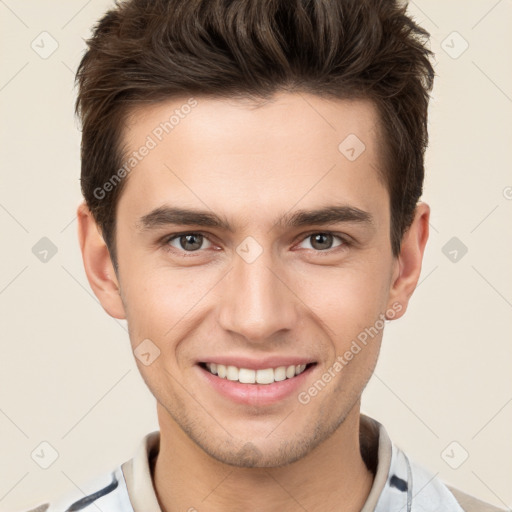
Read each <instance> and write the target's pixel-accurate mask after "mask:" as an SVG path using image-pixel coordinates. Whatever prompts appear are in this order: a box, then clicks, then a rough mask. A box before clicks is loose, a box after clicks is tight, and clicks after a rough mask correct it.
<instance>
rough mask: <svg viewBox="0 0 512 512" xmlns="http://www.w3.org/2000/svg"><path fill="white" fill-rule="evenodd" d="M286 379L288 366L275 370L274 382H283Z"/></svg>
mask: <svg viewBox="0 0 512 512" xmlns="http://www.w3.org/2000/svg"><path fill="white" fill-rule="evenodd" d="M285 379H286V366H279V368H276V369H275V370H274V380H276V381H278V382H279V381H281V380H285Z"/></svg>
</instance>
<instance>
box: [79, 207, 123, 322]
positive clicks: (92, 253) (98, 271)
mask: <svg viewBox="0 0 512 512" xmlns="http://www.w3.org/2000/svg"><path fill="white" fill-rule="evenodd" d="M77 218H78V240H79V244H80V250H81V251H82V259H83V262H84V268H85V273H86V274H87V279H88V281H89V284H90V285H91V288H92V290H93V292H94V294H95V295H96V297H98V299H99V301H100V303H101V305H102V306H103V309H104V310H105V311H106V312H107V313H108V314H109V315H110V316H113V317H114V318H119V319H124V318H126V315H125V311H124V306H123V302H122V300H121V295H120V288H119V282H118V279H117V276H116V274H115V271H114V266H113V265H112V261H111V259H110V253H109V251H108V248H107V245H106V244H105V241H104V240H103V236H102V234H101V230H100V228H99V227H98V225H97V224H96V221H95V220H94V217H93V215H92V213H91V211H90V210H89V208H88V207H87V205H86V203H85V202H82V203H81V204H80V205H79V207H78V210H77Z"/></svg>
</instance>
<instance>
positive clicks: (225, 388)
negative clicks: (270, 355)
mask: <svg viewBox="0 0 512 512" xmlns="http://www.w3.org/2000/svg"><path fill="white" fill-rule="evenodd" d="M225 359H226V360H224V361H222V363H220V362H219V361H217V362H214V361H211V360H210V361H204V362H198V363H197V364H196V368H197V369H198V371H199V373H198V377H199V378H200V379H201V380H202V381H203V382H204V383H205V384H206V389H209V390H211V391H213V393H214V394H215V396H217V397H221V399H223V400H226V399H227V400H228V401H229V403H236V404H239V405H246V406H252V407H254V406H257V407H264V408H266V407H278V406H279V404H283V401H284V400H294V397H297V396H298V394H299V392H300V390H301V389H303V388H305V387H307V386H308V382H309V381H310V380H312V379H313V378H314V375H313V372H314V369H315V367H316V366H317V362H308V361H305V360H304V359H298V360H294V361H290V360H289V359H288V360H286V359H281V358H280V359H281V360H277V361H276V360H274V361H271V360H261V361H259V362H258V361H255V360H245V359H238V358H236V359H235V358H228V357H226V358H225ZM229 359H231V360H229ZM237 359H238V360H237ZM237 362H238V364H239V365H240V366H235V364H233V363H237ZM292 362H293V363H294V364H292ZM248 367H249V368H248ZM207 393H208V391H207ZM265 410H267V411H268V409H265ZM277 410H280V409H279V408H278V409H277Z"/></svg>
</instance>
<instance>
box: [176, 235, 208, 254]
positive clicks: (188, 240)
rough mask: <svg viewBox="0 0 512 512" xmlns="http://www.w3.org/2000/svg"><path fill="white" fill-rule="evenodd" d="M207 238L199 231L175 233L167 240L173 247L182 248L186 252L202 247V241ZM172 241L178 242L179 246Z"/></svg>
mask: <svg viewBox="0 0 512 512" xmlns="http://www.w3.org/2000/svg"><path fill="white" fill-rule="evenodd" d="M205 241H207V239H206V238H205V237H204V236H203V235H201V233H185V234H182V235H176V236H175V237H173V238H171V239H170V240H169V241H168V244H169V245H171V246H172V247H174V248H175V249H182V250H184V251H186V252H194V251H197V250H199V249H201V248H202V245H203V243H204V242H205ZM173 242H178V243H179V247H177V246H176V245H173Z"/></svg>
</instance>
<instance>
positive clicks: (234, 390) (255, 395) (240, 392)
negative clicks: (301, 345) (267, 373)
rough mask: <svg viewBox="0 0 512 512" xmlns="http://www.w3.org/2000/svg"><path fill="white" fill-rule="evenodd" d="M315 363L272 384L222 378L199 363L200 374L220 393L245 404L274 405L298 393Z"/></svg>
mask: <svg viewBox="0 0 512 512" xmlns="http://www.w3.org/2000/svg"><path fill="white" fill-rule="evenodd" d="M314 367H315V365H312V366H310V367H308V368H306V369H305V370H304V371H303V372H302V373H301V374H299V375H296V376H295V377H292V378H291V379H285V380H282V381H279V382H274V383H272V384H243V383H241V382H238V381H233V380H228V379H221V378H220V377H218V376H217V375H213V374H212V373H210V372H209V371H208V370H206V369H204V368H202V367H201V366H199V365H197V368H198V369H199V371H200V374H201V376H202V378H203V379H205V380H206V381H207V382H208V383H209V384H210V385H211V386H212V387H213V388H214V389H215V390H216V391H217V392H218V393H219V394H221V395H223V396H225V397H227V398H229V399H230V400H232V401H234V402H236V403H239V404H244V405H272V404H275V403H277V402H280V401H281V400H284V399H285V398H287V397H289V396H291V395H298V390H299V389H300V387H301V386H304V383H305V381H306V379H307V378H308V377H309V374H310V373H311V371H312V370H313V368H314Z"/></svg>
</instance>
